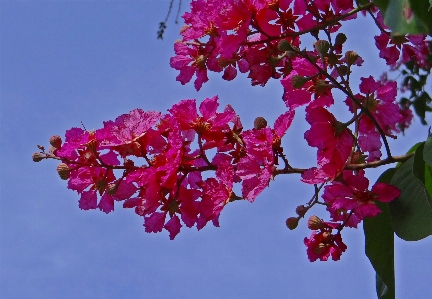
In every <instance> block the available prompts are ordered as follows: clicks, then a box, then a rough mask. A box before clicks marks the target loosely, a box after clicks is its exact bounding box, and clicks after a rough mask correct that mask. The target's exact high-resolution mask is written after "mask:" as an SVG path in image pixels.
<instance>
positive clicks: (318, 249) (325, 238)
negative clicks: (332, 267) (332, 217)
mask: <svg viewBox="0 0 432 299" xmlns="http://www.w3.org/2000/svg"><path fill="white" fill-rule="evenodd" d="M340 226H341V225H340V224H339V223H334V222H324V221H322V220H321V219H320V218H318V217H317V216H311V217H310V218H309V220H308V227H309V228H310V229H312V230H314V231H313V232H312V235H311V236H310V237H309V238H304V244H305V245H306V248H307V249H306V253H307V256H308V258H309V261H311V262H315V261H316V260H318V259H319V260H320V261H327V260H328V258H329V257H330V256H331V258H332V259H333V260H334V261H338V260H339V259H340V257H341V255H342V253H343V252H345V250H346V249H347V246H346V245H345V244H344V242H343V241H342V236H341V234H340V230H338V231H337V232H336V233H335V234H333V230H334V229H338V228H340Z"/></svg>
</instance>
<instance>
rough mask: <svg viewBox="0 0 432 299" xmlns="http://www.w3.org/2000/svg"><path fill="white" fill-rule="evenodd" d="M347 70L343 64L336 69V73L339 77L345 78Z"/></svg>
mask: <svg viewBox="0 0 432 299" xmlns="http://www.w3.org/2000/svg"><path fill="white" fill-rule="evenodd" d="M348 70H349V69H348V67H347V66H346V65H344V64H343V65H340V66H338V67H337V72H338V74H339V75H340V76H345V75H346V74H348Z"/></svg>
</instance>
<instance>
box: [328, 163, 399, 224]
mask: <svg viewBox="0 0 432 299" xmlns="http://www.w3.org/2000/svg"><path fill="white" fill-rule="evenodd" d="M368 187H369V180H368V179H367V178H366V177H364V171H363V170H362V171H359V172H358V173H357V174H355V173H353V172H352V171H344V172H343V180H342V181H333V182H332V184H331V185H328V186H325V187H324V193H323V196H322V198H323V199H324V201H325V202H326V203H327V204H328V205H329V206H328V207H327V210H328V211H329V212H330V215H331V216H332V219H333V221H346V226H348V227H357V225H358V224H359V223H360V221H361V220H363V219H364V218H365V217H375V216H376V215H378V214H379V213H380V212H381V211H380V209H379V208H378V207H377V206H376V205H375V201H381V202H390V201H392V200H393V199H395V198H396V197H398V196H399V195H400V191H399V190H398V189H397V188H396V187H394V186H391V185H388V184H386V183H381V182H377V183H376V184H375V185H374V186H373V187H372V189H371V190H370V191H369V190H368Z"/></svg>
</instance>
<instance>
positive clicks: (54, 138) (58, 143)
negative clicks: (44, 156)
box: [49, 135, 62, 149]
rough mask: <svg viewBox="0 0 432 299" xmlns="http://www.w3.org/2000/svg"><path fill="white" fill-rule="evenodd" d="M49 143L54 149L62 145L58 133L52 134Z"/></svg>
mask: <svg viewBox="0 0 432 299" xmlns="http://www.w3.org/2000/svg"><path fill="white" fill-rule="evenodd" d="M49 143H50V144H51V145H52V146H53V147H55V148H56V149H59V148H61V146H62V139H61V137H60V136H59V135H54V136H52V137H51V138H50V140H49Z"/></svg>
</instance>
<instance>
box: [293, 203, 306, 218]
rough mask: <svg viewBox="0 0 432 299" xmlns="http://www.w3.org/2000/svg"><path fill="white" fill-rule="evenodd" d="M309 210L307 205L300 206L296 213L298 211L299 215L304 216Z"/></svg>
mask: <svg viewBox="0 0 432 299" xmlns="http://www.w3.org/2000/svg"><path fill="white" fill-rule="evenodd" d="M307 210H308V209H307V208H306V207H305V206H298V207H297V208H296V213H297V215H299V216H300V217H303V216H304V215H305V214H306V212H307Z"/></svg>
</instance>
